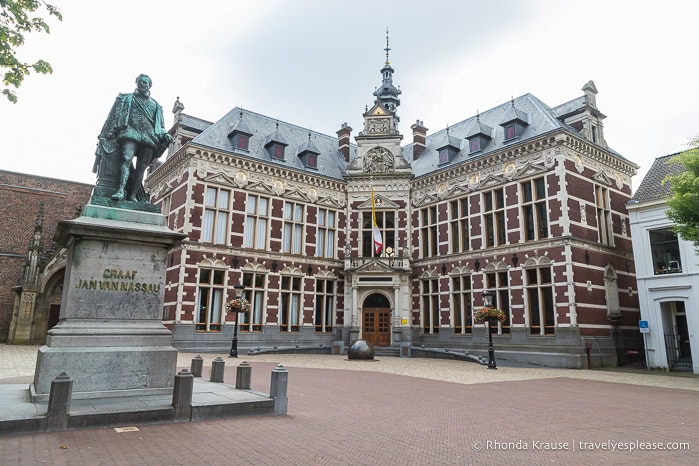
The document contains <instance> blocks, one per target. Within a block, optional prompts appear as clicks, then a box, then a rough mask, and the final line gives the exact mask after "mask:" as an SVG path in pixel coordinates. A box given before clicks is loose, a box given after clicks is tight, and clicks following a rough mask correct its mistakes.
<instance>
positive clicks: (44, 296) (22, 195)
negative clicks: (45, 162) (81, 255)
mask: <svg viewBox="0 0 699 466" xmlns="http://www.w3.org/2000/svg"><path fill="white" fill-rule="evenodd" d="M92 187H93V186H92V185H88V184H84V183H76V182H72V181H65V180H58V179H53V178H45V177H41V176H34V175H27V174H22V173H13V172H9V171H3V170H0V210H2V212H0V217H1V218H2V219H3V221H2V223H0V238H2V243H1V244H0V283H2V287H0V341H9V342H10V343H41V342H43V341H44V340H45V338H46V331H47V329H48V325H49V320H50V317H49V314H52V315H53V316H54V317H55V319H57V316H58V312H59V309H60V300H61V288H62V286H63V270H64V268H65V262H64V261H62V259H61V257H60V256H54V252H55V251H54V245H53V236H54V233H55V231H56V226H57V224H58V221H59V220H65V219H70V218H74V217H76V216H77V215H78V210H79V209H80V208H82V206H84V205H85V204H86V203H87V201H88V199H89V197H90V192H91V191H92ZM51 309H53V312H51Z"/></svg>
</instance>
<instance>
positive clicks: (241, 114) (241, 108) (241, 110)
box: [240, 105, 243, 119]
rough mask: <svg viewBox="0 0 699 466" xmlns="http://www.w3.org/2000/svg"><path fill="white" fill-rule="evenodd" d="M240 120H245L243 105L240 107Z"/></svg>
mask: <svg viewBox="0 0 699 466" xmlns="http://www.w3.org/2000/svg"><path fill="white" fill-rule="evenodd" d="M240 118H241V119H242V118H243V106H242V105H241V106H240Z"/></svg>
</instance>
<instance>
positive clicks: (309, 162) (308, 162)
mask: <svg viewBox="0 0 699 466" xmlns="http://www.w3.org/2000/svg"><path fill="white" fill-rule="evenodd" d="M318 155H320V154H316V153H314V152H309V151H304V152H302V153H300V154H299V159H301V163H303V166H304V167H306V168H318Z"/></svg>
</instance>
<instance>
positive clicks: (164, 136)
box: [160, 133, 172, 144]
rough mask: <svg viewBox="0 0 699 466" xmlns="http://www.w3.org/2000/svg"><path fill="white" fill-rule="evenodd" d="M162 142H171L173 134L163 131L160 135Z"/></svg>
mask: <svg viewBox="0 0 699 466" xmlns="http://www.w3.org/2000/svg"><path fill="white" fill-rule="evenodd" d="M160 142H165V143H167V144H170V143H171V142H172V135H170V133H163V134H161V135H160Z"/></svg>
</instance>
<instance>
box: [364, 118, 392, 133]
mask: <svg viewBox="0 0 699 466" xmlns="http://www.w3.org/2000/svg"><path fill="white" fill-rule="evenodd" d="M389 129H390V126H389V119H388V118H378V119H372V120H368V121H367V124H366V130H367V133H370V134H372V133H373V134H376V133H388V131H389Z"/></svg>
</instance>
